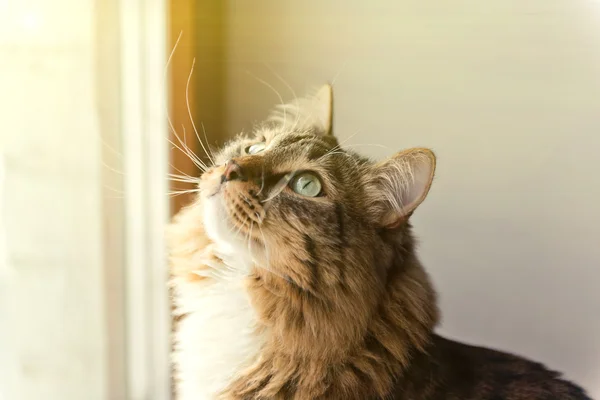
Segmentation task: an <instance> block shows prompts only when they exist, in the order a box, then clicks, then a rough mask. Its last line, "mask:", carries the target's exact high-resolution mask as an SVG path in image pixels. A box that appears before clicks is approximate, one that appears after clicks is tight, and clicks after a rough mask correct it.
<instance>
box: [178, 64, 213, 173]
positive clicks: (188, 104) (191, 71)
mask: <svg viewBox="0 0 600 400" xmlns="http://www.w3.org/2000/svg"><path fill="white" fill-rule="evenodd" d="M195 65H196V58H195V57H194V59H193V61H192V68H191V69H190V74H189V75H188V79H187V84H186V86H185V102H186V105H187V111H188V115H189V116H190V121H191V123H192V127H193V128H194V133H195V134H196V138H197V139H198V142H199V143H200V146H202V149H203V150H204V153H205V154H206V156H207V157H208V159H209V160H210V162H211V163H212V164H213V165H214V164H215V161H214V160H213V159H212V157H211V156H210V154H208V151H207V150H206V147H204V143H202V139H200V135H199V134H198V129H196V124H195V123H194V117H193V116H192V110H191V108H190V94H189V93H190V81H191V80H192V74H193V73H194V66H195Z"/></svg>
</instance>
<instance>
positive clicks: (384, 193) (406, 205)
mask: <svg viewBox="0 0 600 400" xmlns="http://www.w3.org/2000/svg"><path fill="white" fill-rule="evenodd" d="M435 163H436V160H435V154H434V153H433V151H431V150H429V149H424V148H414V149H409V150H405V151H402V152H399V153H397V154H395V155H394V156H392V157H391V158H389V159H388V160H386V161H384V162H382V163H379V164H377V165H375V166H374V170H373V172H372V173H371V176H370V177H369V182H368V183H367V187H368V192H367V193H368V195H369V196H370V197H371V198H370V200H371V211H372V212H374V214H375V215H374V217H375V218H376V219H377V222H378V223H379V224H380V225H381V226H383V227H387V228H394V227H397V226H399V225H401V224H402V223H403V222H405V221H406V220H407V219H408V218H409V217H410V216H411V215H412V213H413V212H414V210H415V209H416V208H417V207H418V206H419V205H420V204H421V203H422V202H423V200H425V197H426V196H427V193H428V192H429V188H430V187H431V183H432V181H433V176H434V174H435Z"/></svg>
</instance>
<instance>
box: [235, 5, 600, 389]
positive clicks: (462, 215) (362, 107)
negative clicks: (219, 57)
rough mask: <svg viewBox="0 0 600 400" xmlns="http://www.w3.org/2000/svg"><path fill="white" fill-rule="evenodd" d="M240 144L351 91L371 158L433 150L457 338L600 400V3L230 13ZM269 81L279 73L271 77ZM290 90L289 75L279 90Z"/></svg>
mask: <svg viewBox="0 0 600 400" xmlns="http://www.w3.org/2000/svg"><path fill="white" fill-rule="evenodd" d="M229 15H230V18H229V24H228V25H229V27H228V31H227V37H228V46H229V49H228V58H229V67H228V68H229V72H228V83H229V86H228V99H229V100H228V101H229V109H228V114H229V115H228V120H229V121H230V124H229V127H228V133H229V134H233V133H235V132H238V131H240V130H241V129H242V128H248V127H249V126H250V122H252V121H254V120H260V119H261V118H262V117H264V116H265V114H266V109H267V107H270V106H271V105H273V104H275V103H277V102H279V99H278V97H277V95H276V94H275V93H274V92H273V91H272V90H271V89H269V88H268V87H267V86H266V85H264V84H262V83H261V82H260V81H259V80H260V79H262V80H265V81H267V82H268V83H269V84H270V85H272V86H273V87H274V88H275V89H276V90H277V91H279V92H281V93H282V95H283V97H284V98H286V99H290V98H291V97H292V94H291V93H290V91H289V90H288V88H287V87H286V85H285V84H284V83H283V82H282V80H281V79H280V78H279V77H278V76H277V75H276V74H275V73H277V74H280V75H281V76H282V77H283V78H284V80H285V81H287V82H289V84H290V85H291V86H292V87H293V88H294V89H296V91H298V93H299V94H300V93H301V92H302V91H303V90H304V89H305V88H306V87H308V86H312V85H319V84H321V83H322V82H324V81H332V80H334V81H335V91H336V114H335V117H336V120H335V124H336V130H337V135H338V136H339V137H340V138H341V140H343V141H346V142H345V143H347V144H350V145H352V146H354V148H355V150H359V151H361V152H362V153H364V154H368V155H371V156H374V157H378V158H379V157H383V156H385V155H390V154H392V153H393V152H395V151H397V150H400V149H403V148H406V147H410V146H417V145H419V146H429V147H432V148H433V149H434V150H435V151H436V152H437V154H438V156H439V164H438V168H439V169H438V175H437V179H436V181H435V183H434V186H433V189H432V191H431V192H430V194H429V198H428V200H427V201H426V202H425V203H424V204H423V205H422V206H421V208H420V210H419V211H418V212H417V213H416V215H415V217H414V224H415V226H416V231H417V234H418V236H419V237H420V239H421V242H422V244H421V246H420V254H421V258H422V260H423V261H424V263H425V265H426V266H427V268H428V270H429V271H430V272H431V274H432V275H433V278H434V281H435V283H436V284H437V287H438V289H439V291H440V293H441V307H442V310H443V314H444V320H443V325H442V327H441V332H443V333H445V334H447V335H449V336H452V337H456V338H461V339H463V340H466V341H470V342H475V343H479V344H484V345H489V346H495V347H500V348H505V349H510V350H512V351H514V352H519V353H522V354H524V355H527V356H529V357H532V358H536V359H538V360H540V361H543V362H546V363H548V364H549V365H551V366H553V367H555V368H557V369H560V370H563V371H565V372H566V373H567V375H568V376H569V377H571V378H573V379H576V380H577V381H578V382H581V383H582V384H584V385H585V386H586V387H587V388H588V389H589V390H590V391H591V393H592V394H593V395H595V396H600V340H598V338H599V337H600V318H599V317H598V315H599V313H598V312H599V311H598V310H600V291H598V290H597V285H598V282H600V248H599V247H598V238H599V237H600V211H598V207H597V199H598V198H599V197H600V178H598V175H597V172H596V171H597V160H598V153H599V151H600V135H599V134H598V132H600V120H599V119H598V112H599V111H600V51H599V50H598V49H600V3H599V2H597V1H589V0H530V1H526V2H525V1H522V0H488V1H485V2H482V1H477V0H456V1H452V2H434V1H422V0H419V1H411V0H401V1H391V0H375V1H371V2H368V5H367V2H364V1H359V0H344V1H342V0H337V1H329V2H322V1H317V0H305V1H302V2H300V1H295V2H292V1H286V2H283V1H276V0H254V1H247V0H233V1H230V2H229ZM265 63H266V65H265ZM274 72H275V73H274Z"/></svg>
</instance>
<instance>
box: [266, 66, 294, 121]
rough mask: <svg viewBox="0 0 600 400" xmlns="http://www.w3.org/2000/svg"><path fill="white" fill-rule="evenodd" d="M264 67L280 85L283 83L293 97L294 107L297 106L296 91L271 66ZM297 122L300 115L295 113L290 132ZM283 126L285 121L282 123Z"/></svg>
mask: <svg viewBox="0 0 600 400" xmlns="http://www.w3.org/2000/svg"><path fill="white" fill-rule="evenodd" d="M264 65H265V67H267V69H268V70H269V71H271V73H272V74H273V75H275V77H276V78H277V79H279V81H280V82H281V83H283V84H284V85H285V86H286V87H287V88H288V90H289V91H290V92H291V93H292V96H294V100H293V102H294V103H295V104H296V106H298V96H297V95H296V91H295V90H294V88H292V86H291V85H290V84H289V83H288V82H287V81H286V80H285V79H283V77H282V76H281V75H280V74H279V73H277V71H275V69H273V67H271V65H269V64H268V63H266V62H265V63H264ZM284 107H285V106H284ZM284 111H285V110H284ZM298 122H300V113H296V121H294V126H293V127H292V130H294V129H296V127H297V126H298ZM284 125H285V121H284Z"/></svg>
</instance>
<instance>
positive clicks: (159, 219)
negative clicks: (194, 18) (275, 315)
mask: <svg viewBox="0 0 600 400" xmlns="http://www.w3.org/2000/svg"><path fill="white" fill-rule="evenodd" d="M145 14H146V15H145V21H146V26H145V37H146V40H145V41H144V46H145V48H144V55H145V63H146V71H145V72H146V74H145V82H144V87H145V88H146V96H145V100H146V105H145V120H146V126H145V131H146V138H147V140H148V142H147V151H148V159H147V165H146V183H147V199H148V200H149V210H150V213H149V215H148V216H147V221H148V225H149V226H148V233H149V238H148V239H149V251H148V255H149V256H150V260H149V263H148V267H149V270H148V272H149V273H150V287H149V290H150V297H151V301H150V303H149V304H150V307H151V313H152V318H151V322H150V332H151V334H152V336H151V338H150V342H151V344H152V348H151V363H152V371H151V373H150V379H151V385H152V387H151V393H152V396H153V399H154V400H167V399H170V397H171V379H170V374H171V368H170V351H171V309H170V302H169V293H168V291H167V279H168V276H169V275H168V266H167V255H166V243H165V228H166V224H167V222H168V220H169V210H170V201H169V200H170V197H169V196H168V195H167V193H168V191H169V186H168V183H169V180H168V173H169V159H168V157H169V153H168V149H169V147H168V141H167V135H168V132H169V131H168V128H167V115H166V110H167V103H168V101H167V93H168V90H167V84H168V82H167V81H166V79H165V66H166V62H167V57H166V56H167V54H166V50H167V31H168V27H167V4H166V0H146V6H145Z"/></svg>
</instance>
